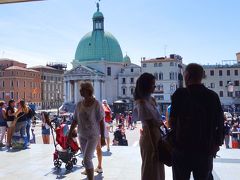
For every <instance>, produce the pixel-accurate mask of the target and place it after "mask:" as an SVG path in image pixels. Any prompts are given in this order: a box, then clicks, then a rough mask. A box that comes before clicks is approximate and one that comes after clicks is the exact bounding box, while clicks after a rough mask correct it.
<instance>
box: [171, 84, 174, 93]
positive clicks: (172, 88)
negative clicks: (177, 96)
mask: <svg viewBox="0 0 240 180" xmlns="http://www.w3.org/2000/svg"><path fill="white" fill-rule="evenodd" d="M174 91H175V84H171V85H170V92H171V93H173V92H174Z"/></svg>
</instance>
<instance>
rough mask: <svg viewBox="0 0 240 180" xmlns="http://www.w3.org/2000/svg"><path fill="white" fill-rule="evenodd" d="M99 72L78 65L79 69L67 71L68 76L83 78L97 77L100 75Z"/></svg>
mask: <svg viewBox="0 0 240 180" xmlns="http://www.w3.org/2000/svg"><path fill="white" fill-rule="evenodd" d="M99 73H100V72H99V71H97V70H95V69H92V68H88V67H86V66H82V65H78V66H77V67H75V68H73V69H71V70H70V71H67V72H66V73H65V74H66V75H81V76H95V75H99Z"/></svg>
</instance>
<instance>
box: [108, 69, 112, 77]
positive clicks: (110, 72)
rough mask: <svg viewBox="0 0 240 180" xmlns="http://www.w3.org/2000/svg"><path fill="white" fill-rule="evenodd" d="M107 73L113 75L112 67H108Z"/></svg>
mask: <svg viewBox="0 0 240 180" xmlns="http://www.w3.org/2000/svg"><path fill="white" fill-rule="evenodd" d="M107 75H108V76H111V75H112V70H111V67H107Z"/></svg>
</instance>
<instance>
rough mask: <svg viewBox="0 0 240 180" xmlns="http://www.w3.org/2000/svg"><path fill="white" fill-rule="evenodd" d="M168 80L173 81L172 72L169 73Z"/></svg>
mask: <svg viewBox="0 0 240 180" xmlns="http://www.w3.org/2000/svg"><path fill="white" fill-rule="evenodd" d="M169 77H170V80H174V72H170V73H169Z"/></svg>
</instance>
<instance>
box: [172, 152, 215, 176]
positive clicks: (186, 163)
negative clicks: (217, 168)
mask: <svg viewBox="0 0 240 180" xmlns="http://www.w3.org/2000/svg"><path fill="white" fill-rule="evenodd" d="M172 169H173V180H189V179H190V175H191V172H193V177H194V180H212V179H213V177H212V169H213V156H209V155H203V154H202V153H197V152H195V153H193V152H181V151H178V150H174V152H173V168H172Z"/></svg>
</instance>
